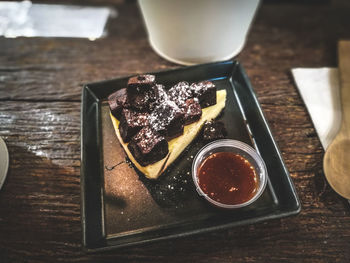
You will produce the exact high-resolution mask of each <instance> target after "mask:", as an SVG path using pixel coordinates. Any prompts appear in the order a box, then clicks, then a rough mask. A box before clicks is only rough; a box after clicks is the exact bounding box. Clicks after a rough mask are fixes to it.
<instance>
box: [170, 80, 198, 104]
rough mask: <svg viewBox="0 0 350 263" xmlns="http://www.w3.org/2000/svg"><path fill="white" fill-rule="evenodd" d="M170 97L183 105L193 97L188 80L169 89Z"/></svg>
mask: <svg viewBox="0 0 350 263" xmlns="http://www.w3.org/2000/svg"><path fill="white" fill-rule="evenodd" d="M168 95H169V99H170V100H172V101H174V102H175V103H176V105H178V106H179V107H182V106H183V105H184V104H185V101H186V100H187V99H190V98H192V97H193V96H192V90H191V89H190V85H189V84H188V82H186V81H181V82H179V83H177V84H176V85H174V86H173V87H171V88H170V89H169V90H168Z"/></svg>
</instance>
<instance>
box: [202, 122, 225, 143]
mask: <svg viewBox="0 0 350 263" xmlns="http://www.w3.org/2000/svg"><path fill="white" fill-rule="evenodd" d="M226 135H227V131H226V129H225V125H224V123H223V122H221V121H215V120H210V121H207V122H205V123H204V125H203V139H204V140H205V141H213V140H218V139H224V138H225V137H226Z"/></svg>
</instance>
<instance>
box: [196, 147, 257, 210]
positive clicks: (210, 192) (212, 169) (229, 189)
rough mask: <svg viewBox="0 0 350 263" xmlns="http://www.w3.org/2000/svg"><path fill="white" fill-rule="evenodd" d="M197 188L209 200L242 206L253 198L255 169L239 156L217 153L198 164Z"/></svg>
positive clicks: (255, 182)
mask: <svg viewBox="0 0 350 263" xmlns="http://www.w3.org/2000/svg"><path fill="white" fill-rule="evenodd" d="M197 176H198V185H199V187H200V188H201V189H202V191H203V192H204V193H205V194H206V195H207V196H208V197H209V198H210V199H212V200H214V201H216V202H219V203H222V204H226V205H237V204H242V203H245V202H247V201H249V200H250V199H252V198H253V197H254V195H255V194H256V192H257V191H258V188H259V181H258V180H259V179H258V175H257V173H256V171H255V168H254V167H253V166H252V165H251V163H250V162H249V161H248V160H247V159H245V158H244V157H242V156H241V155H239V154H237V153H233V152H216V153H213V154H211V155H210V156H208V157H207V158H206V159H205V160H203V162H202V163H201V164H200V166H199V168H198V172H197Z"/></svg>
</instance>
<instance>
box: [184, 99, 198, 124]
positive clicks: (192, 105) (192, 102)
mask: <svg viewBox="0 0 350 263" xmlns="http://www.w3.org/2000/svg"><path fill="white" fill-rule="evenodd" d="M182 110H183V112H184V113H185V124H186V125H187V124H190V123H193V122H196V121H198V120H199V119H200V118H201V116H202V108H201V105H199V103H198V100H197V99H196V98H194V99H188V100H186V101H185V105H184V106H183V107H182Z"/></svg>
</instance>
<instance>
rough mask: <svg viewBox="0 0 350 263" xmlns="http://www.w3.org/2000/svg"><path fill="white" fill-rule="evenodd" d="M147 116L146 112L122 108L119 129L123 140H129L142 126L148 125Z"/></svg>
mask: <svg viewBox="0 0 350 263" xmlns="http://www.w3.org/2000/svg"><path fill="white" fill-rule="evenodd" d="M148 116H149V115H148V114H147V113H140V112H136V111H133V110H130V109H123V111H122V114H121V118H120V123H119V131H120V135H121V137H122V138H123V141H124V142H128V141H130V139H131V138H132V136H134V135H135V134H136V133H137V132H138V131H139V130H141V128H142V127H144V126H146V125H148Z"/></svg>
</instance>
